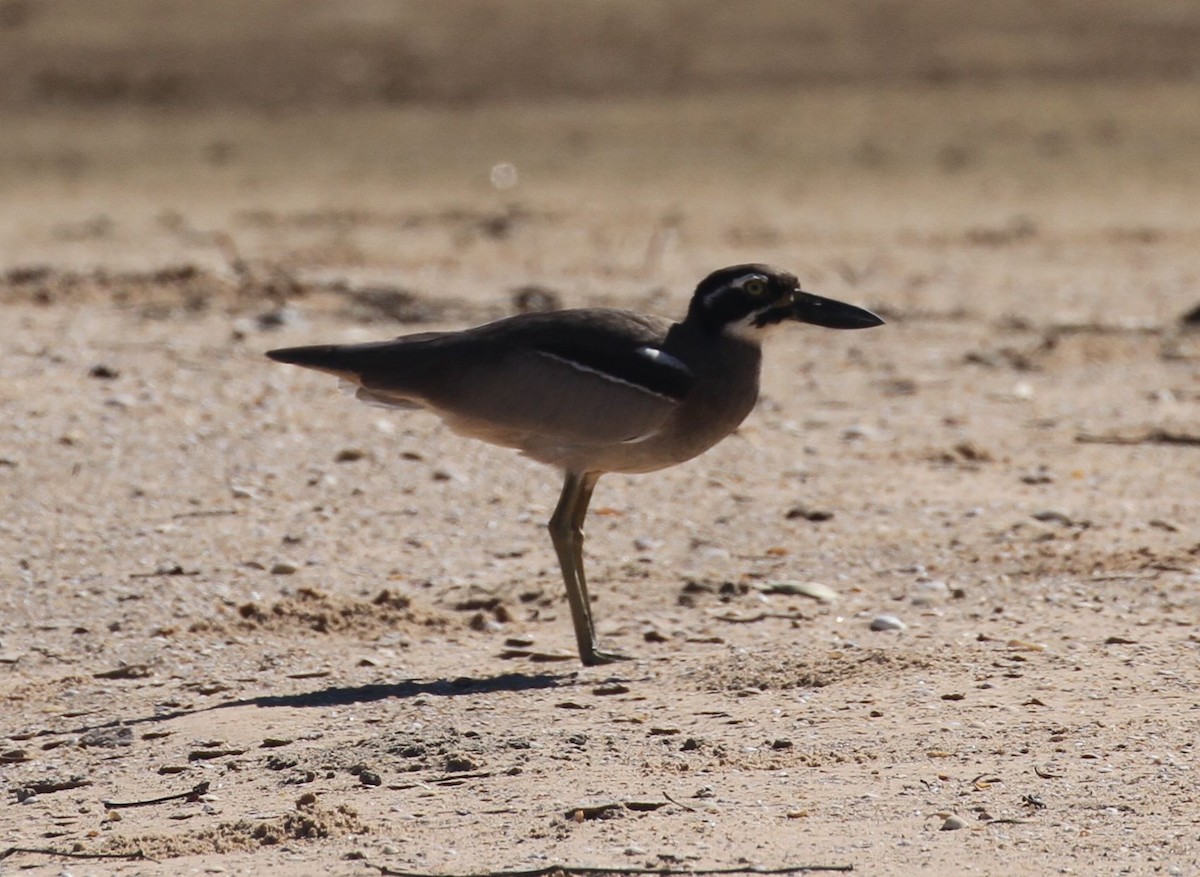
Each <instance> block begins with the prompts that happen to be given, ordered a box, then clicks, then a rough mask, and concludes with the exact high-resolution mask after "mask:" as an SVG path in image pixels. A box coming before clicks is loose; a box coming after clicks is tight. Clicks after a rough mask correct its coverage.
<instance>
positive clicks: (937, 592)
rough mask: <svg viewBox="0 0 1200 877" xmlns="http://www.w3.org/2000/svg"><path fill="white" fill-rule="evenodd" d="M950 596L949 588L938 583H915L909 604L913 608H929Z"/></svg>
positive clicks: (943, 583) (944, 584) (942, 583)
mask: <svg viewBox="0 0 1200 877" xmlns="http://www.w3.org/2000/svg"><path fill="white" fill-rule="evenodd" d="M949 596H950V586H949V585H947V584H946V583H945V582H940V581H925V582H917V583H916V585H914V586H913V595H912V596H911V597H909V600H908V601H909V602H910V603H912V604H913V605H914V606H929V605H932V604H934V603H938V602H940V601H942V600H944V599H946V598H947V597H949Z"/></svg>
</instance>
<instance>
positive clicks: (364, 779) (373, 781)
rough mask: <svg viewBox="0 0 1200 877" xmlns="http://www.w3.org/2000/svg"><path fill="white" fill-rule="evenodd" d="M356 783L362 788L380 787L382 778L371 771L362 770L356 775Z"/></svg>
mask: <svg viewBox="0 0 1200 877" xmlns="http://www.w3.org/2000/svg"><path fill="white" fill-rule="evenodd" d="M358 781H359V782H360V783H362V784H363V785H364V786H381V785H383V777H381V776H380V775H379V774H377V773H375V771H373V770H364V771H362V772H361V773H360V774H359V775H358Z"/></svg>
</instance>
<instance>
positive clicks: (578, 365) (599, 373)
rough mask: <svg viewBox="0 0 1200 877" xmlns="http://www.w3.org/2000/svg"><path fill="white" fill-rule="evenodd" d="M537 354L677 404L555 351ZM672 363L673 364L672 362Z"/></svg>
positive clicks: (666, 396) (542, 351) (645, 348)
mask: <svg viewBox="0 0 1200 877" xmlns="http://www.w3.org/2000/svg"><path fill="white" fill-rule="evenodd" d="M651 349H652V348H648V347H644V348H642V350H647V351H648V350H651ZM658 352H660V353H661V351H658ZM537 355H538V356H544V357H546V358H547V359H553V360H554V361H556V362H561V363H562V364H563V365H567V366H570V367H571V368H573V369H575V370H576V371H580V372H584V373H585V374H589V375H596V376H597V377H600V378H604V380H606V381H611V382H612V383H614V384H620V385H621V386H623V387H632V388H633V389H635V390H640V391H641V392H643V393H646V394H647V395H649V396H655V397H657V398H659V399H666V400H667V401H668V402H670V403H671V404H673V405H674V404H677V403H678V401H679V400H678V399H673V398H671V397H670V396H668V395H666V394H665V393H658V392H655V391H654V390H651V389H650V388H649V387H647V386H644V385H643V384H638V383H634V382H633V381H627V380H625V379H624V378H619V377H617V376H616V375H614V374H610V373H609V372H606V371H601V370H600V369H598V368H592V367H591V366H588V365H584V364H583V363H581V362H576V361H575V360H573V359H567V357H565V356H559V355H558V354H556V353H549V352H548V351H545V350H539V351H537ZM663 355H664V356H670V354H663ZM671 359H673V360H675V362H679V360H677V359H675V357H673V356H672V357H671ZM672 365H674V363H672ZM679 366H680V367H683V363H682V362H679Z"/></svg>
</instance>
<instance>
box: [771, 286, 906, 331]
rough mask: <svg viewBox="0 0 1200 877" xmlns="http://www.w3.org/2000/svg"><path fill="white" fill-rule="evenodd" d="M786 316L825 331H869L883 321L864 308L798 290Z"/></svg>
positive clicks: (793, 295) (880, 324) (793, 296)
mask: <svg viewBox="0 0 1200 877" xmlns="http://www.w3.org/2000/svg"><path fill="white" fill-rule="evenodd" d="M788 316H789V317H791V319H793V320H796V321H798V322H800V323H812V324H813V325H814V326H824V327H825V328H826V329H870V328H871V327H872V326H882V325H883V320H881V319H880V318H879V317H877V316H876V315H875V314H873V313H871V312H870V311H868V310H866V309H865V308H859V307H855V306H854V305H848V304H846V303H845V302H841V301H834V300H833V299H831V298H823V297H821V296H819V295H813V294H812V293H811V292H804V291H803V290H800V289H797V290H796V291H795V292H794V293H793V294H792V304H791V308H790V312H789V314H788Z"/></svg>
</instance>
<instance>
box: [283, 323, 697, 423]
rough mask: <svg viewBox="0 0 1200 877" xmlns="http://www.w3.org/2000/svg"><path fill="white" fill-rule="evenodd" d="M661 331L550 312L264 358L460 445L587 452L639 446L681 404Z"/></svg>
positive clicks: (678, 364) (679, 365) (677, 366)
mask: <svg viewBox="0 0 1200 877" xmlns="http://www.w3.org/2000/svg"><path fill="white" fill-rule="evenodd" d="M668 327H669V323H668V322H667V321H665V320H659V319H656V318H651V317H643V316H641V315H638V314H633V313H630V312H626V311H615V310H586V311H584V310H578V311H559V312H552V313H545V314H527V315H521V316H517V317H510V318H508V319H505V320H498V321H496V322H495V323H489V324H487V325H484V326H479V327H476V328H474V329H468V330H465V331H462V332H440V333H423V334H421V335H418V336H405V337H401V338H397V339H396V340H395V341H390V342H382V343H377V344H358V345H347V346H341V347H325V348H300V349H299V350H290V351H278V352H273V353H272V356H273V357H274V358H276V359H279V360H281V361H284V362H293V363H295V364H297V365H306V366H308V367H310V368H318V369H321V370H323V371H327V372H332V373H334V374H337V375H338V376H339V377H343V378H346V379H348V380H350V381H352V382H354V383H356V384H358V385H359V386H360V387H361V389H359V390H358V393H357V395H358V397H359V398H360V399H364V400H366V401H372V402H375V403H379V404H391V405H403V404H406V403H407V404H412V403H417V404H422V405H425V406H427V407H430V408H432V409H434V410H436V411H437V412H438V413H439V414H441V415H442V416H443V417H444V418H445V419H446V421H447V422H448V423H449V424H450V425H451V426H452V427H453V428H454V429H455V430H457V431H459V432H462V433H465V434H467V435H473V436H476V437H478V438H483V439H485V440H488V441H495V442H497V443H500V444H511V445H515V446H521V445H522V440H521V437H522V436H529V435H532V436H541V437H547V438H554V439H557V440H560V441H562V442H564V443H569V444H572V445H583V446H587V445H592V444H612V443H616V442H627V441H629V442H632V441H638V440H641V439H644V438H646V437H647V436H649V435H651V434H653V433H654V431H655V430H657V429H658V428H659V427H660V426H661V425H662V424H663V422H664V421H665V420H666V418H667V417H668V416H669V415H670V413H671V412H672V411H673V410H675V408H676V406H677V405H678V404H679V402H680V401H681V400H682V399H683V398H684V397H685V396H686V395H687V393H688V391H689V390H690V389H691V385H692V381H693V375H692V373H691V370H690V369H689V368H688V367H687V366H686V365H685V364H684V363H683V362H682V361H681V360H679V359H678V358H677V357H675V356H672V355H671V354H669V353H667V352H666V351H664V350H662V347H661V345H662V343H663V341H664V339H665V337H666V331H667V328H668ZM309 351H311V352H309Z"/></svg>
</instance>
